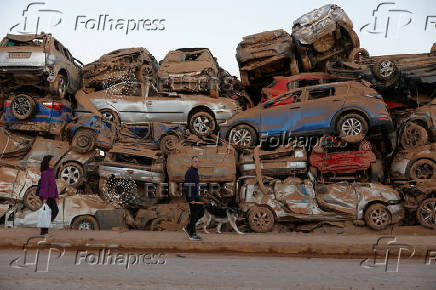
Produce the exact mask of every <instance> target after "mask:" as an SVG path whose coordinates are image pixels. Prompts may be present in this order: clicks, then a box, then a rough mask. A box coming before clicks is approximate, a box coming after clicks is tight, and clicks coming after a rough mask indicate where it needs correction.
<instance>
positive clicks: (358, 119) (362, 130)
mask: <svg viewBox="0 0 436 290" xmlns="http://www.w3.org/2000/svg"><path fill="white" fill-rule="evenodd" d="M336 131H337V132H338V135H339V136H350V135H366V133H367V132H368V122H367V121H366V120H365V118H364V117H362V116H361V115H359V114H356V113H350V114H346V115H344V116H342V117H341V118H340V119H339V121H338V122H337V126H336Z"/></svg>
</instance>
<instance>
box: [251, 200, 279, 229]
mask: <svg viewBox="0 0 436 290" xmlns="http://www.w3.org/2000/svg"><path fill="white" fill-rule="evenodd" d="M248 224H249V226H250V228H251V229H252V230H253V231H255V232H256V233H266V232H269V231H271V230H272V228H273V226H274V214H273V212H272V211H271V210H270V209H269V208H267V207H264V206H253V207H252V208H251V209H250V211H249V212H248Z"/></svg>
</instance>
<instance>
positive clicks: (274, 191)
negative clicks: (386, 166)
mask: <svg viewBox="0 0 436 290" xmlns="http://www.w3.org/2000/svg"><path fill="white" fill-rule="evenodd" d="M258 180H259V179H258V178H255V177H252V178H244V179H243V180H240V181H242V182H243V185H242V186H241V188H240V191H239V196H238V199H239V207H240V208H241V209H242V211H244V212H245V213H246V215H247V218H248V224H249V226H250V228H251V229H252V230H253V231H255V232H260V233H263V232H268V231H271V230H272V228H273V226H274V224H275V223H276V222H293V223H308V222H320V221H344V220H352V221H355V223H357V224H362V225H363V224H366V225H367V226H368V227H370V228H371V229H373V230H383V229H385V228H387V227H388V226H389V225H391V224H394V223H398V222H399V221H400V220H402V219H403V217H404V209H403V207H402V205H401V196H400V194H399V193H398V192H397V191H396V190H394V189H392V188H391V187H390V186H386V185H381V184H377V183H347V182H339V183H333V184H325V185H324V184H319V185H317V184H316V183H315V182H314V181H313V180H310V179H305V180H302V179H300V178H293V177H290V178H287V179H285V180H280V179H268V180H265V181H263V180H262V181H261V183H262V185H261V186H260V185H259V182H258Z"/></svg>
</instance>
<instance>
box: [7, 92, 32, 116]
mask: <svg viewBox="0 0 436 290" xmlns="http://www.w3.org/2000/svg"><path fill="white" fill-rule="evenodd" d="M11 108H12V115H13V116H14V117H15V118H17V119H18V120H26V119H27V118H30V116H32V114H33V113H34V112H35V110H36V104H35V101H34V100H33V98H32V97H31V96H28V95H23V94H20V95H17V96H15V97H14V99H13V100H12V102H11Z"/></svg>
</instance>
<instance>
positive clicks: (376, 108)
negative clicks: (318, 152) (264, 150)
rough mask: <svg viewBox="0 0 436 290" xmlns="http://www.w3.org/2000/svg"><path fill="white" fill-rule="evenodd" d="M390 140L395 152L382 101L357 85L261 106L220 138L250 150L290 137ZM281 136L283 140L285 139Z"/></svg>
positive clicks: (235, 120)
mask: <svg viewBox="0 0 436 290" xmlns="http://www.w3.org/2000/svg"><path fill="white" fill-rule="evenodd" d="M288 96H289V97H291V98H293V102H292V103H291V104H289V105H283V106H274V104H275V102H280V101H281V99H282V97H288ZM381 132H383V133H384V136H388V138H385V139H388V140H386V141H388V144H387V145H388V146H389V147H391V148H395V145H396V136H395V132H394V126H393V123H392V119H391V117H390V115H389V112H388V111H387V108H386V105H385V103H384V102H383V100H382V98H381V96H380V95H379V94H378V93H377V92H376V91H375V90H373V89H371V88H369V87H366V86H365V85H363V84H361V83H357V82H337V83H329V84H324V85H317V86H310V87H305V88H299V89H295V90H292V91H290V92H288V93H286V94H285V95H283V96H278V97H276V98H275V99H272V100H270V101H268V102H266V103H264V104H261V105H258V106H256V107H254V108H252V109H249V110H246V111H243V112H241V113H239V114H237V115H236V116H234V117H232V118H230V119H229V120H227V122H226V123H224V124H222V125H221V130H220V137H221V138H223V139H226V140H229V142H230V143H231V144H235V145H238V146H241V147H242V146H243V147H250V146H254V145H256V144H259V143H260V142H261V139H264V138H269V139H267V141H268V143H270V141H269V140H271V139H273V138H275V139H277V138H278V139H279V140H283V139H286V138H288V137H289V136H301V135H303V136H310V135H317V134H318V135H322V134H338V135H341V136H349V135H359V134H364V135H366V134H367V133H368V134H369V135H370V136H371V137H374V138H375V137H380V133H381ZM283 136H285V138H283Z"/></svg>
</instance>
